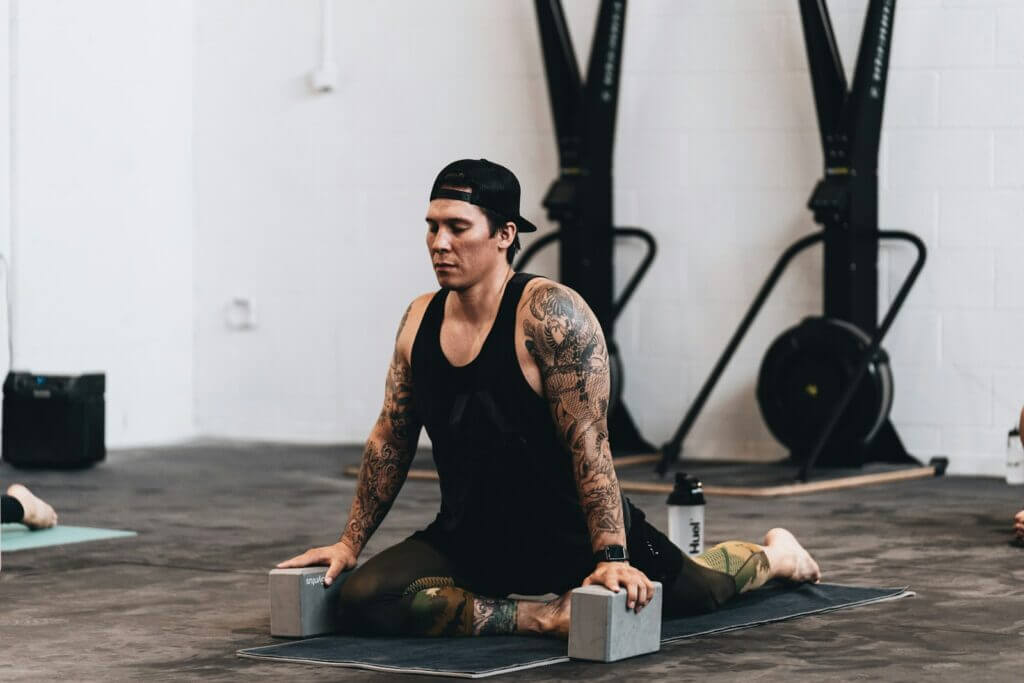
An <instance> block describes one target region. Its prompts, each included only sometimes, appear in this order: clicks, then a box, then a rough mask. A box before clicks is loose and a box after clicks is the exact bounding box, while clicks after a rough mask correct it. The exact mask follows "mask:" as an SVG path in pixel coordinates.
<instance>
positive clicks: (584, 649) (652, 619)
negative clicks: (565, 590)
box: [569, 581, 662, 662]
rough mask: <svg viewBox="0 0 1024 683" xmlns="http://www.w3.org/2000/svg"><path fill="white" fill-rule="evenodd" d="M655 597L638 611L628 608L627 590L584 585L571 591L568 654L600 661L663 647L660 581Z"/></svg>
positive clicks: (631, 655) (622, 657)
mask: <svg viewBox="0 0 1024 683" xmlns="http://www.w3.org/2000/svg"><path fill="white" fill-rule="evenodd" d="M653 583H654V598H652V599H651V601H650V602H649V603H647V607H644V608H643V609H642V610H640V613H639V614H637V613H636V612H634V611H633V610H631V609H627V608H626V597H627V596H626V590H625V589H621V590H619V592H618V593H613V592H612V591H610V590H608V589H607V588H604V587H603V586H583V587H582V588H577V589H576V590H574V591H573V592H572V598H571V599H572V607H571V609H572V611H571V617H570V620H569V656H570V657H572V658H573V659H589V660H592V661H597V662H615V661H618V660H620V659H625V658H627V657H635V656H637V655H645V654H647V653H649V652H657V651H658V650H659V649H660V648H661V598H662V590H661V583H659V582H657V581H654V582H653Z"/></svg>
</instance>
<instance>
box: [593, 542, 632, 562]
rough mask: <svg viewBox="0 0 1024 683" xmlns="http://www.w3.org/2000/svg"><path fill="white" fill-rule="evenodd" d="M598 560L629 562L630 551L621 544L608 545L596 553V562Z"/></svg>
mask: <svg viewBox="0 0 1024 683" xmlns="http://www.w3.org/2000/svg"><path fill="white" fill-rule="evenodd" d="M598 562H629V553H628V552H626V549H625V548H623V547H622V546H621V545H606V546H605V547H603V548H601V549H600V550H598V551H597V552H596V553H594V564H597V563H598Z"/></svg>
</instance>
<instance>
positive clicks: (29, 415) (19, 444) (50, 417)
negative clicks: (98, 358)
mask: <svg viewBox="0 0 1024 683" xmlns="http://www.w3.org/2000/svg"><path fill="white" fill-rule="evenodd" d="M105 389H106V375H104V374H90V375H77V376H67V375H63V376H60V375H35V374H32V373H30V372H11V373H8V375H7V379H6V380H5V381H4V418H3V459H4V461H5V462H8V463H10V464H12V465H14V466H16V467H49V468H72V467H87V466H89V465H92V464H93V463H96V462H99V461H100V460H103V458H104V457H106V453H107V448H106V441H105V438H104V420H105V415H106V409H105V403H104V398H103V392H104V390H105Z"/></svg>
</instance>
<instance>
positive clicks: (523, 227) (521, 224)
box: [514, 216, 537, 232]
mask: <svg viewBox="0 0 1024 683" xmlns="http://www.w3.org/2000/svg"><path fill="white" fill-rule="evenodd" d="M514 223H515V224H516V229H517V230H519V232H537V226H536V225H534V224H533V223H531V222H530V221H528V220H526V219H525V218H523V217H522V216H516V219H515V221H514Z"/></svg>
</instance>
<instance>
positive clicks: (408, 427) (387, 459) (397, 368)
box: [341, 310, 420, 553]
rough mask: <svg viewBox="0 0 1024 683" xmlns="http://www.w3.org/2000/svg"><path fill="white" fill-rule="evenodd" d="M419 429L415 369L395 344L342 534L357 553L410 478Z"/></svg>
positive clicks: (343, 538) (406, 315)
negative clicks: (415, 404) (381, 401)
mask: <svg viewBox="0 0 1024 683" xmlns="http://www.w3.org/2000/svg"><path fill="white" fill-rule="evenodd" d="M408 315H409V311H408V310H407V311H406V312H405V317H403V318H402V323H401V325H399V328H398V331H399V334H401V331H402V328H403V327H404V326H405V320H406V317H408ZM419 434H420V422H419V419H418V418H417V417H416V413H415V408H414V404H413V394H412V369H411V368H410V367H409V364H408V363H407V362H406V360H405V358H404V357H403V356H402V354H401V352H400V351H399V350H398V348H397V344H396V348H395V353H394V355H393V356H392V359H391V366H390V367H389V368H388V377H387V381H386V382H385V386H384V407H383V408H382V409H381V411H380V417H379V418H378V419H377V424H376V426H375V428H374V430H373V433H372V434H371V435H370V438H369V439H368V440H367V442H366V450H365V451H364V452H363V464H362V467H361V468H360V470H359V483H358V484H357V486H356V495H355V499H354V500H353V501H352V509H351V511H350V513H349V520H348V524H346V525H345V531H344V533H343V534H342V537H341V538H342V540H343V541H345V542H346V543H347V544H348V545H350V546H352V548H353V549H354V550H355V551H356V553H358V552H360V551H361V550H362V548H363V546H364V545H365V544H366V541H367V540H369V538H370V536H371V535H373V532H374V531H375V530H376V529H377V527H378V526H379V525H380V523H381V522H382V521H383V520H384V517H385V516H386V515H387V513H388V510H390V509H391V504H392V503H393V502H394V500H395V497H396V496H397V495H398V491H399V490H400V489H401V488H402V484H403V483H405V477H406V475H407V474H408V472H409V465H410V464H411V463H412V459H413V456H414V455H415V454H416V441H417V440H418V439H419Z"/></svg>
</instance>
